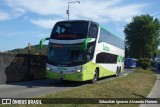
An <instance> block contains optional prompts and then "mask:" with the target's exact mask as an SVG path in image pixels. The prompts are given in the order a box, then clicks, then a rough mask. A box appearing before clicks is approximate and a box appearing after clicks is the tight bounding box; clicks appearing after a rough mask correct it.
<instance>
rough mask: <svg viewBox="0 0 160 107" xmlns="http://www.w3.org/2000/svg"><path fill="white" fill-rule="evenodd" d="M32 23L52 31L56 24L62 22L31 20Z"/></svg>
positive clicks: (55, 20)
mask: <svg viewBox="0 0 160 107" xmlns="http://www.w3.org/2000/svg"><path fill="white" fill-rule="evenodd" d="M30 21H31V23H33V24H35V25H37V26H40V27H43V28H46V29H50V28H53V26H54V24H55V23H56V22H57V21H60V19H31V20H30Z"/></svg>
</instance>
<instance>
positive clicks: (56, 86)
mask: <svg viewBox="0 0 160 107" xmlns="http://www.w3.org/2000/svg"><path fill="white" fill-rule="evenodd" d="M133 71H134V69H125V72H124V73H122V75H121V76H126V75H128V74H129V73H131V72H133ZM114 78H115V77H109V78H108V77H107V79H114ZM103 79H106V78H103ZM103 79H101V80H100V81H103ZM87 84H90V83H89V82H70V81H67V82H61V81H58V80H49V79H46V80H35V81H28V82H16V83H11V84H4V85H0V98H30V97H34V96H42V95H45V94H49V93H53V92H57V91H61V90H66V89H71V88H74V87H80V86H82V85H87Z"/></svg>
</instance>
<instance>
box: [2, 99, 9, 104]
mask: <svg viewBox="0 0 160 107" xmlns="http://www.w3.org/2000/svg"><path fill="white" fill-rule="evenodd" d="M2 104H11V99H2Z"/></svg>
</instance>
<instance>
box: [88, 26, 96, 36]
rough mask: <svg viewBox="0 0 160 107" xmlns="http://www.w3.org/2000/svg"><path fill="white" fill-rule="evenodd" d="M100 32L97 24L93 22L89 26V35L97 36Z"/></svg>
mask: <svg viewBox="0 0 160 107" xmlns="http://www.w3.org/2000/svg"><path fill="white" fill-rule="evenodd" d="M97 34H98V27H97V25H96V24H93V23H91V24H90V27H89V32H88V37H91V38H96V37H97Z"/></svg>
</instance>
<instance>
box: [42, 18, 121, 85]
mask: <svg viewBox="0 0 160 107" xmlns="http://www.w3.org/2000/svg"><path fill="white" fill-rule="evenodd" d="M45 40H49V44H48V55H47V57H48V59H47V64H46V66H47V69H46V77H47V78H53V79H61V80H70V81H87V80H92V82H93V83H94V82H96V81H97V80H98V78H101V77H105V76H110V75H116V76H119V74H120V73H121V72H123V68H124V41H123V40H121V39H120V38H118V37H116V36H114V35H113V34H112V33H110V32H109V31H107V30H105V29H104V28H103V27H102V26H100V25H99V24H98V23H96V22H94V21H90V20H68V21H60V22H57V23H56V24H55V26H54V27H53V30H52V32H51V35H50V38H45V39H42V40H41V41H40V47H42V45H43V42H44V41H45Z"/></svg>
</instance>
